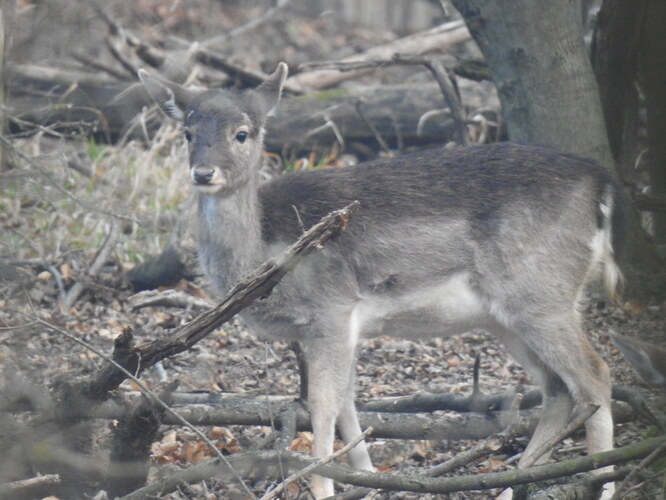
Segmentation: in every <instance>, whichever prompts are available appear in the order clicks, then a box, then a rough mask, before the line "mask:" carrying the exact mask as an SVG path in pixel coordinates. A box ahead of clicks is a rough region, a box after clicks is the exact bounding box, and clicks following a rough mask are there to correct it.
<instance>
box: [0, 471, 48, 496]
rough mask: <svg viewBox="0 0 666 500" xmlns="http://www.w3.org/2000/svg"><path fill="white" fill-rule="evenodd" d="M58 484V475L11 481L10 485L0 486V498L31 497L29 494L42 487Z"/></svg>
mask: <svg viewBox="0 0 666 500" xmlns="http://www.w3.org/2000/svg"><path fill="white" fill-rule="evenodd" d="M59 483H60V476H59V475H58V474H45V475H43V476H37V477H32V478H30V479H22V480H21V481H13V482H11V483H5V484H0V497H4V495H10V494H12V495H18V494H21V495H22V496H23V497H26V498H27V497H32V495H31V492H32V491H33V490H38V489H41V488H43V487H44V486H50V485H54V484H59Z"/></svg>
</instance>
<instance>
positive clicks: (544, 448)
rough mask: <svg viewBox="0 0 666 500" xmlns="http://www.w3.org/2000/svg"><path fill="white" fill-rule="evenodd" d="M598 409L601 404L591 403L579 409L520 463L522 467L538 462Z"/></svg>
mask: <svg viewBox="0 0 666 500" xmlns="http://www.w3.org/2000/svg"><path fill="white" fill-rule="evenodd" d="M598 409H599V405H596V404H594V403H590V404H589V405H587V406H586V407H585V408H582V409H580V410H579V411H577V412H576V413H575V414H574V415H573V416H572V418H571V419H570V420H569V422H568V423H567V425H565V426H564V428H563V429H562V430H561V431H560V432H559V433H558V434H557V435H555V436H553V437H552V438H551V439H549V440H548V441H546V442H545V443H543V444H542V445H541V446H539V447H538V448H537V449H536V450H534V453H532V455H531V456H530V457H528V458H527V460H525V461H524V462H523V463H521V464H520V465H521V467H523V468H527V467H530V466H532V465H533V464H534V463H536V461H537V460H538V459H539V458H541V457H542V456H543V455H545V454H546V453H548V452H549V451H550V450H551V449H553V448H554V447H555V446H556V445H557V443H559V442H560V441H562V440H563V439H565V438H566V437H568V436H569V435H570V434H571V433H573V432H574V431H575V430H576V429H578V428H579V427H580V426H581V425H583V424H584V423H585V421H586V420H587V419H588V418H590V417H591V416H592V415H594V414H595V413H596V411H597V410H598Z"/></svg>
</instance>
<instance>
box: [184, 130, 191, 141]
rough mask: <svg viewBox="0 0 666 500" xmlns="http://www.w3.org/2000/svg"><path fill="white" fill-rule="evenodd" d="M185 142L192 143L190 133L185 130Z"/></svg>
mask: <svg viewBox="0 0 666 500" xmlns="http://www.w3.org/2000/svg"><path fill="white" fill-rule="evenodd" d="M185 140H186V141H187V142H191V141H192V134H191V133H190V131H189V130H187V129H185Z"/></svg>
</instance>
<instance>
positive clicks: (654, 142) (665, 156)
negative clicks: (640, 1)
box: [638, 0, 666, 244]
mask: <svg viewBox="0 0 666 500" xmlns="http://www.w3.org/2000/svg"><path fill="white" fill-rule="evenodd" d="M664 30H666V2H664V0H648V1H647V2H646V6H645V18H644V20H643V25H642V29H641V31H640V42H639V43H640V54H639V57H638V81H639V84H640V88H641V90H642V91H643V94H644V95H645V108H646V110H647V133H648V137H647V139H648V168H649V175H650V191H651V193H652V194H654V195H657V196H666V141H664V138H666V36H665V35H664V33H665V31H664ZM652 229H653V234H654V239H655V241H656V242H657V243H658V244H666V213H662V212H653V213H652Z"/></svg>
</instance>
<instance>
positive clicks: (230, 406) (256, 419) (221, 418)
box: [89, 396, 635, 441]
mask: <svg viewBox="0 0 666 500" xmlns="http://www.w3.org/2000/svg"><path fill="white" fill-rule="evenodd" d="M292 404H293V401H291V399H289V398H282V399H278V398H275V399H269V400H268V401H267V400H266V398H265V397H264V396H261V397H256V398H251V399H250V398H224V400H223V402H222V403H218V404H214V405H207V404H194V405H185V406H175V407H174V408H173V410H174V411H176V413H177V414H178V415H179V416H180V417H182V418H184V419H185V420H187V421H188V422H190V423H192V424H194V425H206V426H228V425H260V426H270V425H272V423H273V422H274V420H275V415H279V414H280V413H281V412H282V411H283V409H284V408H286V407H288V406H289V405H292ZM293 411H294V413H295V415H296V430H297V431H308V430H311V427H310V415H309V413H308V412H307V410H306V409H305V408H304V407H303V406H302V405H294V408H293ZM540 412H541V410H526V411H521V412H520V413H519V414H518V415H519V419H520V420H521V421H522V422H523V423H524V427H523V429H522V432H523V434H525V435H529V434H530V432H531V431H532V430H533V429H534V428H535V427H536V424H537V422H538V420H539V415H540ZM505 413H506V412H501V411H500V412H494V413H493V414H492V415H491V416H489V415H488V414H487V413H462V414H458V413H456V414H446V413H423V414H419V413H408V412H404V413H379V412H373V411H367V410H366V409H364V408H363V404H362V403H360V404H359V422H360V424H361V426H362V427H364V428H365V427H370V426H372V427H373V429H374V431H373V436H374V437H377V438H385V439H432V440H454V441H457V440H461V439H485V438H487V437H488V436H490V435H492V434H496V433H499V432H502V431H503V430H504V429H505V428H506V422H507V421H509V422H514V421H515V420H516V412H510V413H511V414H510V415H509V418H505V417H506V415H505ZM124 414H125V409H124V407H122V406H119V405H117V404H115V403H111V402H109V403H106V404H104V405H102V406H100V407H99V410H98V411H96V412H94V413H93V414H90V413H89V416H94V417H97V418H104V419H117V418H120V417H122V416H123V415H124ZM633 418H635V415H634V414H633V412H632V411H631V408H629V407H628V406H626V405H622V406H620V405H613V420H614V421H615V422H616V423H622V422H627V421H631V420H632V419H633ZM163 423H164V424H166V425H178V424H179V422H178V421H177V420H176V419H175V418H174V417H173V416H169V415H166V416H165V417H164V421H163Z"/></svg>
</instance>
